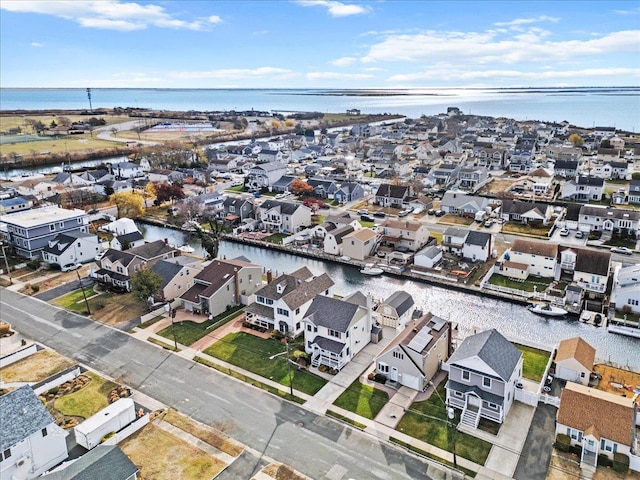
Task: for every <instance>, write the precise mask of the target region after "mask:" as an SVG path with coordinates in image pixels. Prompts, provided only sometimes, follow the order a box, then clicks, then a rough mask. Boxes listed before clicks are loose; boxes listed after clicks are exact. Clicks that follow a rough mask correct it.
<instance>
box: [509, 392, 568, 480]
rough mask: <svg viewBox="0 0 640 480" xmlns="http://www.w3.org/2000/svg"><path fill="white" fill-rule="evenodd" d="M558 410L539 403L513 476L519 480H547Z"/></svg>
mask: <svg viewBox="0 0 640 480" xmlns="http://www.w3.org/2000/svg"><path fill="white" fill-rule="evenodd" d="M557 411H558V409H557V408H556V407H554V406H553V405H546V404H544V403H539V404H538V407H537V408H536V413H535V414H534V416H533V420H532V421H531V427H530V429H529V434H528V435H527V439H526V440H525V442H524V447H523V448H522V454H521V456H520V460H519V461H518V466H517V467H516V471H515V473H514V475H513V477H514V478H516V479H517V480H544V479H545V478H547V470H548V469H549V462H551V453H552V452H553V447H552V445H553V442H554V440H555V421H556V412H557Z"/></svg>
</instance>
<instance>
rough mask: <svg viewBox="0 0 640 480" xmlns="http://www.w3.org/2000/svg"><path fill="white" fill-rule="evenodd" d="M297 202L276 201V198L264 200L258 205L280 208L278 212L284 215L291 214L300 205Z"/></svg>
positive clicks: (266, 208) (268, 208)
mask: <svg viewBox="0 0 640 480" xmlns="http://www.w3.org/2000/svg"><path fill="white" fill-rule="evenodd" d="M300 206H301V205H298V204H297V203H290V202H278V201H276V200H265V201H264V202H262V204H261V205H260V208H261V209H264V210H271V209H272V208H278V207H279V208H280V213H284V214H285V215H292V214H293V213H295V211H296V210H297V209H298V208H299V207H300Z"/></svg>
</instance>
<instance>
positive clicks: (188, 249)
mask: <svg viewBox="0 0 640 480" xmlns="http://www.w3.org/2000/svg"><path fill="white" fill-rule="evenodd" d="M178 250H180V251H181V252H182V253H193V252H195V251H196V250H195V248H193V247H192V246H191V245H187V244H186V243H185V244H184V245H181V246H180V247H178Z"/></svg>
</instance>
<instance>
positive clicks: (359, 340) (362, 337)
mask: <svg viewBox="0 0 640 480" xmlns="http://www.w3.org/2000/svg"><path fill="white" fill-rule="evenodd" d="M304 324H305V328H304V346H305V350H306V352H307V353H308V354H309V355H310V357H311V366H313V367H318V366H320V365H325V366H327V367H329V368H334V369H336V370H340V369H341V368H342V367H344V366H345V365H346V364H347V363H349V361H350V360H351V359H352V358H353V357H355V356H356V355H357V354H358V352H360V350H362V349H363V348H364V347H365V346H367V344H368V343H369V342H370V341H371V326H372V313H371V299H370V298H369V300H368V302H367V304H366V306H364V307H363V306H361V305H359V304H358V302H348V301H345V300H338V299H336V298H329V297H325V296H322V295H319V296H317V297H315V298H314V299H313V301H312V302H311V305H310V306H309V308H308V309H307V311H306V313H305V316H304Z"/></svg>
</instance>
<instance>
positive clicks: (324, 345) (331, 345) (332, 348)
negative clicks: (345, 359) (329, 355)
mask: <svg viewBox="0 0 640 480" xmlns="http://www.w3.org/2000/svg"><path fill="white" fill-rule="evenodd" d="M313 343H315V344H316V345H318V346H319V347H320V348H321V349H322V350H328V351H329V352H333V353H340V352H341V351H342V350H343V349H344V343H341V342H338V341H336V340H332V339H330V338H326V337H316V338H315V339H314V340H313Z"/></svg>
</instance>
